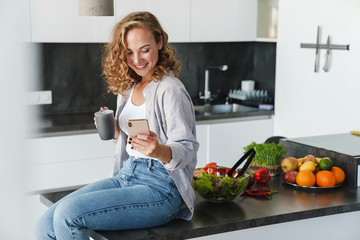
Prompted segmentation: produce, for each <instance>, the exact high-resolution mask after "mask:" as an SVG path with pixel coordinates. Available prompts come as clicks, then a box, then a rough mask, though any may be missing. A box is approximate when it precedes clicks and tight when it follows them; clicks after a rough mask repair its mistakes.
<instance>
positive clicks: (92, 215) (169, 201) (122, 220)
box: [54, 185, 181, 230]
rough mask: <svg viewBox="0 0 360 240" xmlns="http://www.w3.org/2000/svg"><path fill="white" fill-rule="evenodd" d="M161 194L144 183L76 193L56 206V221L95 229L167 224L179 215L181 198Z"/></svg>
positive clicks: (132, 227) (118, 228)
mask: <svg viewBox="0 0 360 240" xmlns="http://www.w3.org/2000/svg"><path fill="white" fill-rule="evenodd" d="M159 196H161V195H159V193H158V191H157V190H156V189H154V188H152V187H150V186H145V185H136V186H131V187H125V188H114V189H105V190H98V191H93V192H87V193H83V194H79V195H75V196H72V197H71V198H67V199H65V200H64V201H62V202H61V203H60V204H59V205H58V206H57V207H56V209H55V213H54V221H55V222H54V224H55V226H57V225H58V223H57V222H56V221H63V220H64V219H68V220H67V221H71V224H73V225H74V226H75V227H79V228H81V227H86V228H88V229H94V230H120V229H135V228H144V227H151V226H157V225H161V224H165V223H167V222H169V221H170V220H172V219H173V218H174V217H175V215H176V214H177V212H178V210H179V207H180V204H181V197H180V196H177V197H170V195H168V196H163V195H162V196H163V197H159ZM70 219H71V220H70ZM60 224H61V223H59V225H60ZM68 224H70V223H68Z"/></svg>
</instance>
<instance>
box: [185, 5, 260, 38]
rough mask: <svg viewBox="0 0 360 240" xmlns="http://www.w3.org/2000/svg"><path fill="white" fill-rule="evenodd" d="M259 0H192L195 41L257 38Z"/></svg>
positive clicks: (193, 35) (192, 24)
mask: <svg viewBox="0 0 360 240" xmlns="http://www.w3.org/2000/svg"><path fill="white" fill-rule="evenodd" d="M256 21H257V1H256V0H225V1H224V0H191V41H192V42H236V41H255V39H256Z"/></svg>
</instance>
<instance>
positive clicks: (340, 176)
mask: <svg viewBox="0 0 360 240" xmlns="http://www.w3.org/2000/svg"><path fill="white" fill-rule="evenodd" d="M331 172H332V173H333V174H335V178H336V184H341V183H343V182H344V180H345V173H344V171H343V170H342V169H341V168H339V167H335V166H334V167H333V168H332V169H331Z"/></svg>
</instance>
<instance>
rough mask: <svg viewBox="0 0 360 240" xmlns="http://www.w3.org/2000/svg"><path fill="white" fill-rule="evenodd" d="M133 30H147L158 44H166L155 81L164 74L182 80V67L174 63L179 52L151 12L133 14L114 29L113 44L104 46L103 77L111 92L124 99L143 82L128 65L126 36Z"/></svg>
mask: <svg viewBox="0 0 360 240" xmlns="http://www.w3.org/2000/svg"><path fill="white" fill-rule="evenodd" d="M134 28H146V29H148V30H149V31H151V32H152V34H153V36H154V38H155V42H156V43H159V42H160V41H161V38H162V40H163V47H162V48H161V50H159V59H158V62H157V64H156V66H155V71H154V73H153V77H154V79H156V80H157V81H160V80H161V77H162V74H163V73H166V74H167V73H168V72H169V70H172V71H173V72H174V74H175V76H176V77H179V74H180V68H181V63H180V61H178V60H177V59H175V55H176V51H175V49H173V48H172V47H171V46H170V44H169V43H168V35H167V33H166V32H165V31H164V30H163V28H162V27H161V25H160V23H159V21H158V19H157V18H156V17H155V16H154V15H153V14H151V13H150V12H133V13H130V14H129V15H127V16H126V17H125V18H123V19H122V20H121V21H120V22H119V23H117V24H116V25H115V27H114V29H113V38H112V40H111V41H110V42H109V43H107V44H106V45H105V48H104V56H103V61H102V65H103V74H104V76H105V81H106V83H107V85H108V91H111V92H112V93H114V94H116V95H117V94H121V95H123V96H125V92H126V91H127V90H129V89H130V88H131V87H132V86H133V85H134V83H136V82H138V81H140V80H141V77H140V76H138V75H137V74H136V73H135V71H134V70H132V69H131V68H130V67H129V66H128V64H127V61H126V56H127V47H126V35H127V33H128V32H129V31H130V30H131V29H134Z"/></svg>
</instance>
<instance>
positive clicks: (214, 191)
mask: <svg viewBox="0 0 360 240" xmlns="http://www.w3.org/2000/svg"><path fill="white" fill-rule="evenodd" d="M197 170H198V171H197ZM197 170H195V173H196V176H194V178H193V188H194V190H195V191H197V192H198V193H199V195H200V196H201V197H202V198H204V199H205V200H207V201H209V202H214V203H222V202H228V201H232V200H234V199H235V198H236V197H238V196H240V195H241V194H242V193H243V192H244V190H245V188H246V186H247V185H248V181H249V177H248V176H245V177H239V178H231V177H229V176H227V175H226V173H225V171H223V168H221V169H217V168H216V169H214V168H212V169H211V170H212V171H215V170H218V171H215V172H217V173H218V174H212V173H207V172H205V171H200V173H199V169H197ZM202 170H203V169H202ZM207 170H209V169H207Z"/></svg>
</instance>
